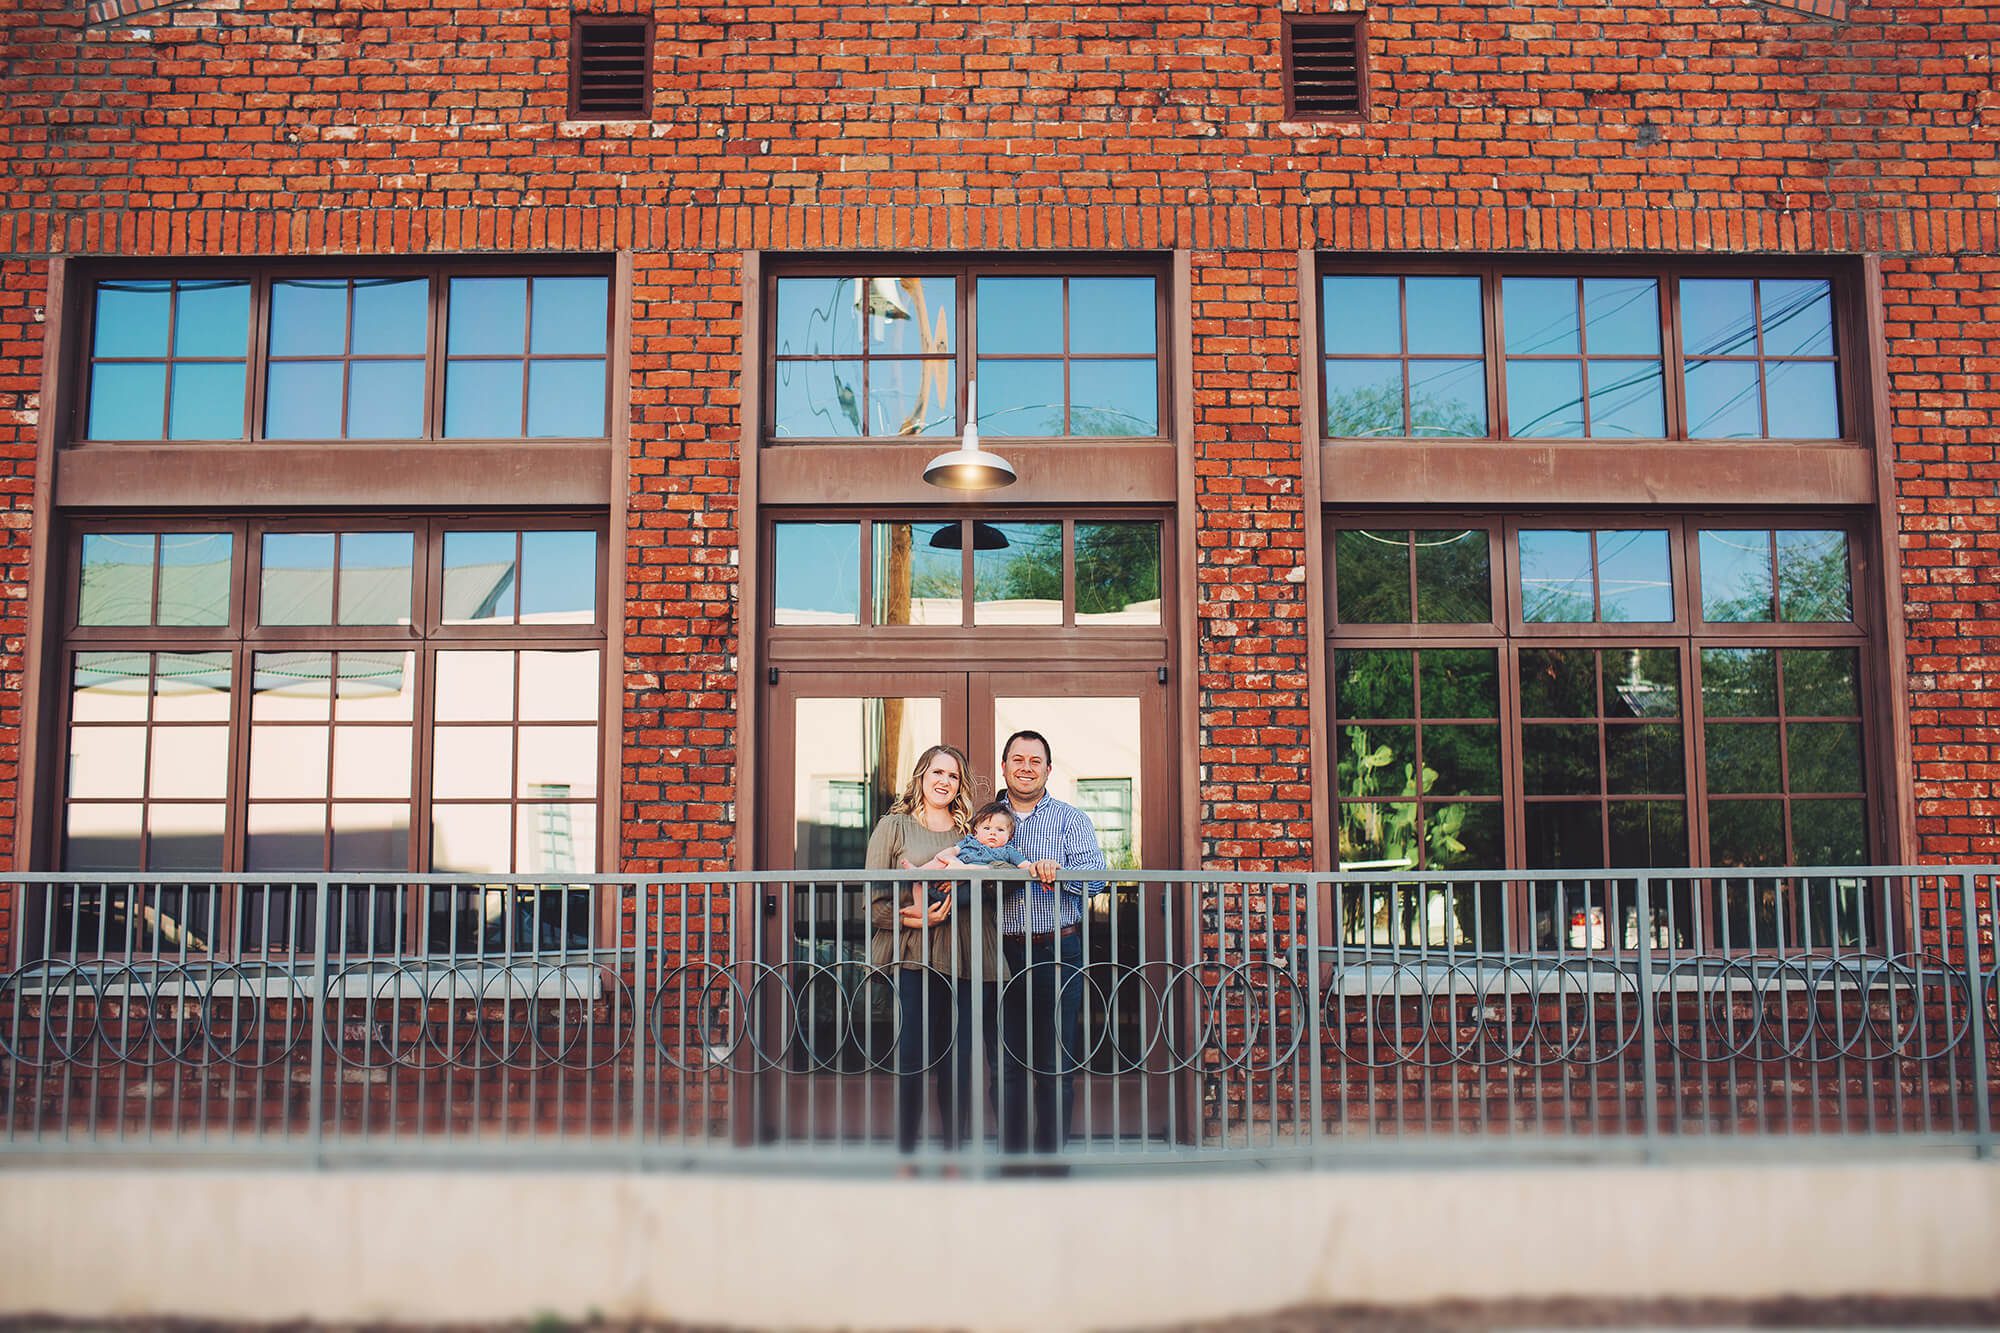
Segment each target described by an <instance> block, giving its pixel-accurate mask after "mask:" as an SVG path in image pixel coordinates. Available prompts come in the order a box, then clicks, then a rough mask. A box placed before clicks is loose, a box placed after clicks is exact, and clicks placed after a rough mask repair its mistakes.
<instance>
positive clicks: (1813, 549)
mask: <svg viewBox="0 0 2000 1333" xmlns="http://www.w3.org/2000/svg"><path fill="white" fill-rule="evenodd" d="M1778 606H1779V608H1780V609H1779V615H1781V616H1782V617H1783V618H1784V619H1786V620H1790V621H1808V620H1849V619H1852V618H1853V615H1854V605H1853V597H1852V593H1851V592H1850V589H1849V587H1848V577H1847V539H1846V537H1845V536H1844V535H1843V534H1841V533H1838V532H1824V533H1820V532H1794V533H1786V532H1781V533H1779V534H1778Z"/></svg>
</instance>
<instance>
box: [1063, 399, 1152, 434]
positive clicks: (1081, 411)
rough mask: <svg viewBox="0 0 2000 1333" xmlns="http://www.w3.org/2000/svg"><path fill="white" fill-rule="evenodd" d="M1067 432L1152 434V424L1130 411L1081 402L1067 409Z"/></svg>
mask: <svg viewBox="0 0 2000 1333" xmlns="http://www.w3.org/2000/svg"><path fill="white" fill-rule="evenodd" d="M1050 407H1051V408H1054V409H1056V410H1060V409H1059V408H1057V405H1056V404H1050ZM1059 430H1060V428H1059V427H1058V428H1057V430H1055V431H1051V434H1054V433H1059ZM1069 433H1070V434H1071V435H1114V436H1115V435H1151V434H1153V426H1152V424H1151V423H1150V422H1148V421H1145V420H1144V419H1142V418H1140V417H1136V416H1134V415H1132V414H1131V413H1130V412H1121V411H1119V410H1118V409H1117V408H1115V407H1085V406H1083V405H1082V404H1081V403H1078V404H1075V405H1073V406H1072V407H1071V408H1070V410H1069Z"/></svg>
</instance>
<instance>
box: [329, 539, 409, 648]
mask: <svg viewBox="0 0 2000 1333" xmlns="http://www.w3.org/2000/svg"><path fill="white" fill-rule="evenodd" d="M415 548H416V538H415V535H414V534H412V533H408V532H348V533H342V534H341V538H340V623H341V624H343V625H407V624H409V623H410V585H411V579H412V573H413V566H414V559H415Z"/></svg>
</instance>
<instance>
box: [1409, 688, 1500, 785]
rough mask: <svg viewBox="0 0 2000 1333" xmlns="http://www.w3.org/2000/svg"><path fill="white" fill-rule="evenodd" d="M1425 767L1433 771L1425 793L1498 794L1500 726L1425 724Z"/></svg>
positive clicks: (1427, 707) (1427, 708)
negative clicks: (1438, 725)
mask: <svg viewBox="0 0 2000 1333" xmlns="http://www.w3.org/2000/svg"><path fill="white" fill-rule="evenodd" d="M1429 702H1430V701H1429V700H1428V699H1426V700H1425V711H1426V712H1428V711H1429ZM1424 770H1425V773H1426V774H1427V775H1429V774H1435V776H1434V777H1430V778H1429V781H1428V782H1427V784H1426V785H1425V788H1424V794H1425V795H1426V796H1497V795H1499V794H1500V729H1499V728H1498V727H1425V728H1424Z"/></svg>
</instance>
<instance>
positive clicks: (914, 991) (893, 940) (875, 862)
mask: <svg viewBox="0 0 2000 1333" xmlns="http://www.w3.org/2000/svg"><path fill="white" fill-rule="evenodd" d="M966 767H967V765H966V762H965V755H964V754H963V753H962V752H961V751H959V750H958V749H957V748H955V747H953V746H950V745H933V746H931V747H930V748H929V749H928V750H925V751H924V752H923V753H922V754H921V755H919V756H917V764H916V767H915V768H914V769H912V770H911V771H910V780H909V782H908V784H906V785H905V786H904V788H903V793H902V795H901V796H899V797H897V798H896V803H895V804H894V805H893V806H891V807H889V813H888V814H886V815H884V816H883V817H882V820H881V822H880V823H878V824H876V825H875V832H874V833H873V834H872V835H871V836H870V837H869V839H868V862H867V868H868V869H870V870H903V869H907V868H909V867H910V866H915V865H922V864H923V863H925V862H926V861H929V860H930V859H931V858H933V857H935V856H936V855H937V854H938V853H939V852H941V851H943V850H945V849H946V848H948V847H952V846H955V845H956V844H957V843H958V840H959V839H960V838H961V837H963V836H964V835H965V834H966V833H967V832H968V831H969V830H970V827H971V823H972V799H971V797H970V796H968V795H967V793H966V790H965V773H966ZM963 888H964V886H963V885H960V886H959V891H960V892H962V891H963ZM933 897H936V898H937V901H936V902H932V901H931V899H932V898H933ZM955 904H956V905H959V906H962V900H961V899H960V897H959V895H958V893H949V894H938V895H933V894H931V893H930V892H929V891H928V889H927V888H926V886H925V885H924V884H921V883H916V882H912V881H907V880H906V881H903V882H902V883H897V884H884V885H880V886H878V887H877V889H876V891H875V894H874V896H873V898H872V900H871V901H870V904H869V918H870V920H871V921H872V922H873V926H874V929H873V931H872V938H871V941H870V945H869V960H870V961H871V962H872V963H873V964H874V965H875V966H877V967H889V968H893V969H894V971H895V982H896V1003H897V1010H898V1013H899V1015H900V1019H901V1021H900V1023H899V1025H898V1028H897V1032H896V1146H897V1147H898V1148H899V1149H900V1150H902V1151H903V1152H910V1151H913V1150H914V1149H915V1148H916V1146H917V1134H918V1132H919V1131H920V1130H921V1128H922V1126H923V1123H924V1074H925V1073H926V1072H927V1071H928V1072H929V1073H931V1074H932V1075H933V1077H934V1080H935V1083H936V1086H937V1100H938V1120H939V1122H940V1123H941V1124H942V1125H943V1127H944V1146H945V1147H946V1148H956V1147H958V1146H959V1145H960V1144H961V1143H963V1142H964V1141H965V1134H966V1119H967V1117H968V1116H969V1115H970V1113H971V1109H972V1024H973V1022H974V1016H975V1013H977V1012H983V1011H984V1010H986V1009H987V1008H988V1007H990V1005H991V1004H992V983H993V982H994V981H995V980H996V979H997V972H996V969H997V968H998V967H999V962H1000V928H999V921H998V919H997V918H996V917H995V916H994V915H993V913H992V909H991V903H990V901H989V903H988V905H987V906H986V908H985V910H986V912H987V916H986V919H985V921H984V922H982V925H983V926H984V936H983V940H982V946H983V947H982V948H981V950H980V952H981V954H982V955H983V956H984V968H983V969H982V970H980V971H979V972H978V973H977V975H978V976H980V977H982V978H983V979H984V981H985V984H984V985H982V986H980V987H978V991H980V992H984V993H983V994H978V995H977V997H976V998H977V1003H975V988H974V985H973V981H972V978H973V976H974V975H975V972H974V969H973V967H972V965H971V959H972V924H971V923H972V913H971V912H970V911H966V910H955ZM947 1043H948V1045H947Z"/></svg>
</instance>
